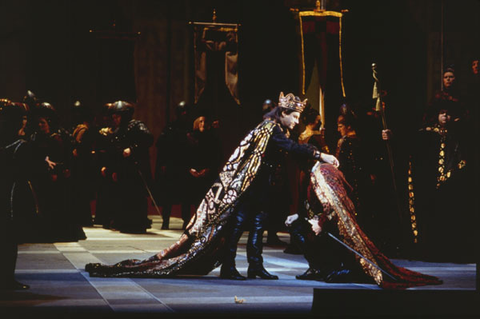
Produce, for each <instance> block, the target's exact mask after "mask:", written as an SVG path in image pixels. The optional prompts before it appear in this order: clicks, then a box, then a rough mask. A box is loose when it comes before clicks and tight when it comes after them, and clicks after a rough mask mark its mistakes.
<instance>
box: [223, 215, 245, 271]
mask: <svg viewBox="0 0 480 319" xmlns="http://www.w3.org/2000/svg"><path fill="white" fill-rule="evenodd" d="M232 222H233V223H234V225H233V228H232V230H231V232H230V234H229V236H228V237H227V242H226V246H225V248H226V250H225V256H224V258H223V263H222V268H220V278H222V279H233V280H245V279H247V278H245V277H244V276H242V275H240V273H239V272H238V270H237V268H235V257H236V256H237V244H238V241H239V240H240V237H242V234H243V228H242V226H243V223H244V222H245V216H244V215H243V214H242V212H241V211H239V212H238V213H237V215H236V216H235V220H234V221H232Z"/></svg>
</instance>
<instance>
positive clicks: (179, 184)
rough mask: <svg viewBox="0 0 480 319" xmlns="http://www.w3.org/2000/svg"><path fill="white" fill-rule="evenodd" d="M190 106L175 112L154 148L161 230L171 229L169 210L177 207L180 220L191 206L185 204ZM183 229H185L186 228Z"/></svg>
mask: <svg viewBox="0 0 480 319" xmlns="http://www.w3.org/2000/svg"><path fill="white" fill-rule="evenodd" d="M189 117H190V106H189V105H188V104H187V103H185V102H184V101H182V102H180V103H179V104H178V105H177V106H176V108H175V119H174V120H173V121H172V122H171V123H169V124H168V125H167V127H166V128H165V129H164V131H163V132H162V133H161V134H160V136H159V137H158V139H157V142H156V144H155V146H156V148H157V159H156V163H155V197H156V199H157V202H158V203H159V205H161V206H162V219H163V221H162V229H169V228H170V215H171V213H172V206H173V205H174V204H180V205H181V210H182V216H189V215H190V207H189V206H190V205H189V204H186V203H184V202H185V201H186V197H187V194H186V193H185V191H184V189H183V188H184V185H185V180H186V179H187V178H188V168H187V163H186V161H187V159H188V154H187V153H186V150H187V145H188V141H187V133H188V132H189V130H190V129H191V124H190V118H189ZM185 226H186V225H185Z"/></svg>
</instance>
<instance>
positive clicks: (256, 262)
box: [247, 212, 278, 279]
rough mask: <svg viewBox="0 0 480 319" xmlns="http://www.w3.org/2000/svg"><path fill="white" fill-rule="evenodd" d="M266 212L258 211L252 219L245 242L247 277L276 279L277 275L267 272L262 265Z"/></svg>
mask: <svg viewBox="0 0 480 319" xmlns="http://www.w3.org/2000/svg"><path fill="white" fill-rule="evenodd" d="M266 216H267V215H266V213H264V212H260V213H259V214H257V215H256V216H255V218H254V221H253V229H252V230H250V233H249V234H248V243H247V259H248V265H249V266H248V272H247V277H248V278H250V279H254V278H256V277H260V278H261V279H278V276H275V275H272V274H270V273H268V271H266V270H265V268H264V267H263V257H262V250H263V242H262V240H263V224H264V221H265V220H266Z"/></svg>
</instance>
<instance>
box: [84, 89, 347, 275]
mask: <svg viewBox="0 0 480 319" xmlns="http://www.w3.org/2000/svg"><path fill="white" fill-rule="evenodd" d="M305 103H306V101H301V100H300V99H299V98H298V97H295V96H294V95H293V94H291V93H290V94H287V95H286V96H284V95H283V93H281V94H280V98H279V105H278V106H277V107H276V108H275V109H274V110H273V111H272V112H271V113H268V114H266V118H265V119H264V121H263V122H261V123H260V124H259V125H258V126H257V127H256V128H255V129H253V130H252V131H251V132H250V133H249V134H247V136H246V137H245V138H244V139H243V140H242V141H241V142H240V145H239V146H238V147H237V148H236V150H235V151H234V152H233V154H232V155H231V157H230V158H229V160H228V161H227V163H226V164H225V165H224V167H223V169H222V171H221V172H220V174H219V176H218V178H217V179H216V181H215V182H214V184H213V186H212V187H211V188H210V189H209V190H208V192H207V193H206V195H205V197H204V199H203V200H202V202H201V203H200V205H199V207H198V209H197V212H196V214H195V215H194V216H193V217H192V219H191V220H190V223H189V225H187V227H186V230H185V232H184V234H183V235H182V236H181V237H180V239H179V240H178V241H177V242H176V243H175V244H174V245H172V246H171V247H169V248H167V249H165V250H163V251H161V252H159V253H157V254H155V255H154V256H152V257H151V258H148V259H146V260H143V261H140V260H125V261H123V262H120V263H118V264H116V265H112V266H109V265H102V264H87V265H86V266H85V269H86V270H87V271H88V272H89V273H90V275H91V276H107V277H124V276H126V277H130V276H131V277H137V276H138V277H170V276H178V275H183V274H190V275H205V274H208V273H209V272H210V271H211V270H212V269H214V268H216V267H218V266H220V265H222V267H221V269H220V277H221V278H225V279H235V280H244V279H246V278H245V277H244V276H242V275H240V274H239V273H238V271H237V269H236V267H235V256H236V250H237V244H238V240H239V239H240V237H241V235H242V233H243V231H244V230H245V228H244V227H245V226H250V227H248V229H249V231H250V232H249V239H248V246H247V255H248V256H247V259H248V261H249V269H248V277H249V278H255V277H260V278H264V279H277V278H278V277H277V276H274V275H271V274H270V273H268V272H267V271H266V270H265V268H264V267H263V258H262V236H263V231H264V226H265V225H264V222H265V217H266V216H265V212H264V210H263V209H262V208H263V207H262V204H265V203H268V201H269V200H272V198H269V195H270V194H269V192H270V190H271V189H270V183H271V177H272V173H273V172H272V168H273V167H275V166H276V163H277V162H278V161H280V160H281V159H282V158H283V157H284V156H285V155H286V152H287V151H288V153H290V154H297V155H298V156H299V157H300V158H305V159H308V158H311V159H314V158H316V159H322V160H324V161H327V162H330V163H333V164H336V165H338V162H337V160H336V158H335V157H334V156H332V155H328V154H323V153H321V152H320V151H318V150H317V149H316V148H315V147H313V146H310V145H299V144H298V143H296V142H294V141H292V140H290V139H288V137H287V135H288V132H289V130H291V129H292V128H293V127H294V126H295V125H296V124H298V121H299V116H300V112H301V111H303V108H304V107H305Z"/></svg>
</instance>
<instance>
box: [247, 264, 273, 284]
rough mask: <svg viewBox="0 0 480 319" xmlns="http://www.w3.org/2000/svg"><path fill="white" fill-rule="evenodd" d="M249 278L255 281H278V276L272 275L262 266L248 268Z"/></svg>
mask: <svg viewBox="0 0 480 319" xmlns="http://www.w3.org/2000/svg"><path fill="white" fill-rule="evenodd" d="M247 277H248V278H249V279H255V278H257V277H259V278H261V279H273V280H275V279H278V276H275V275H272V274H270V273H269V272H268V271H267V270H266V269H265V268H263V265H262V264H259V265H250V266H248V271H247Z"/></svg>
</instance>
